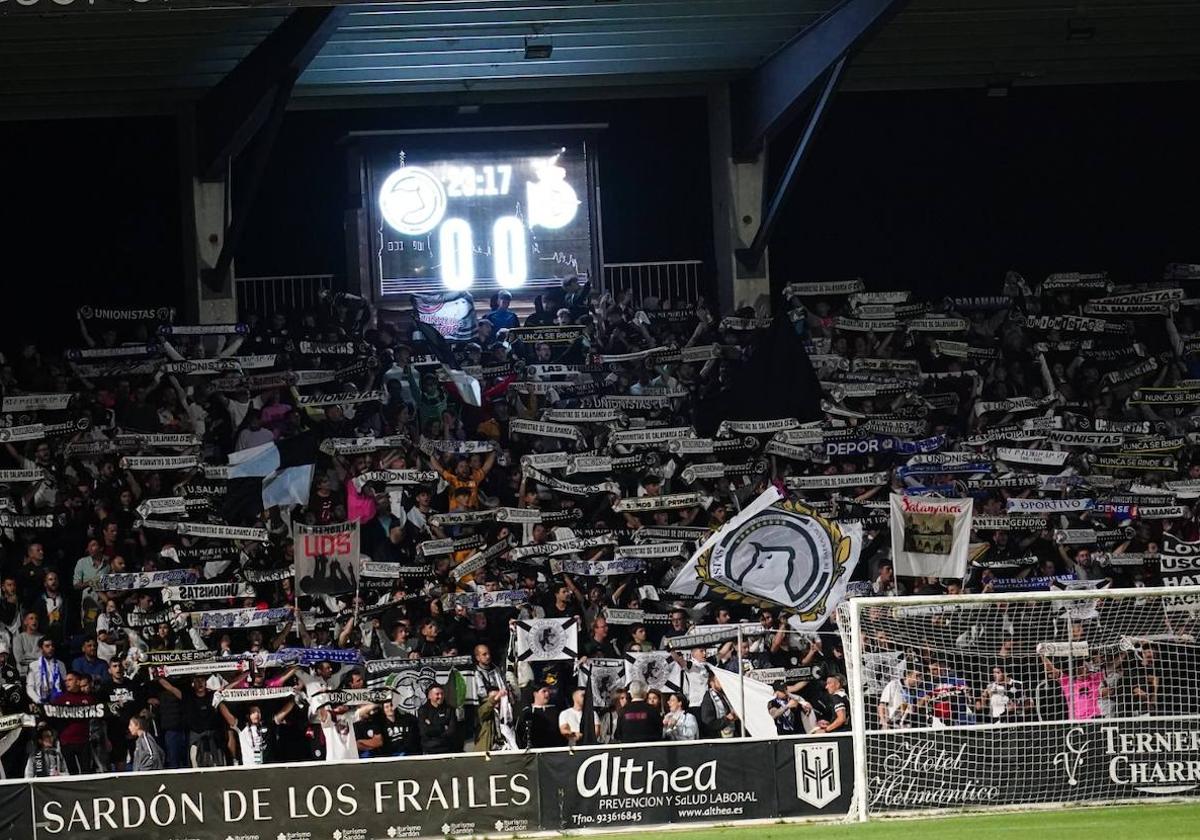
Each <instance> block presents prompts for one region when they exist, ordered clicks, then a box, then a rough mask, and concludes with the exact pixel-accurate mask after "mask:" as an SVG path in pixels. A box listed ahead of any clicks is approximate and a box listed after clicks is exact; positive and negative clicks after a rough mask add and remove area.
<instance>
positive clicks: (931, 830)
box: [613, 805, 1200, 840]
mask: <svg viewBox="0 0 1200 840" xmlns="http://www.w3.org/2000/svg"><path fill="white" fill-rule="evenodd" d="M613 836H614V837H619V835H613ZM664 836H665V837H666V838H667V840H718V838H720V840H912V838H919V840H963V838H970V840H1030V838H1041V840H1098V838H1103V837H1112V838H1152V839H1153V840H1177V839H1178V840H1182V838H1200V805H1121V806H1110V807H1097V808H1079V809H1075V810H1065V811H1064V810H1057V811H1030V812H1025V813H1019V812H1013V813H1003V814H988V815H980V816H969V817H946V818H936V819H923V820H909V819H891V820H878V821H875V822H869V823H865V824H855V825H831V824H828V823H825V824H820V825H815V824H814V825H785V824H778V825H769V826H753V827H750V828H733V827H730V828H713V829H705V830H702V831H687V830H680V831H674V830H672V831H670V832H664Z"/></svg>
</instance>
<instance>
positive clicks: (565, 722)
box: [558, 688, 600, 747]
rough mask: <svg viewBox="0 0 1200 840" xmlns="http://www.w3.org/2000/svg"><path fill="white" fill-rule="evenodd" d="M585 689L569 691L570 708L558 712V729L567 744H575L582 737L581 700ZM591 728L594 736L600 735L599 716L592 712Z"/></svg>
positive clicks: (584, 694) (584, 695)
mask: <svg viewBox="0 0 1200 840" xmlns="http://www.w3.org/2000/svg"><path fill="white" fill-rule="evenodd" d="M586 691H587V689H583V688H577V689H575V690H574V691H572V692H571V708H569V709H563V710H562V711H561V712H559V713H558V731H559V732H561V733H562V736H563V737H564V738H566V739H567V745H568V746H572V747H573V746H575V745H576V744H578V743H579V739H580V738H582V737H583V701H584V698H585V697H586ZM592 728H593V730H594V731H595V737H596V738H599V737H600V718H598V717H596V713H595V712H592Z"/></svg>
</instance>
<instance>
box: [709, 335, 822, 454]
mask: <svg viewBox="0 0 1200 840" xmlns="http://www.w3.org/2000/svg"><path fill="white" fill-rule="evenodd" d="M730 382H731V383H732V384H731V385H730V387H729V388H727V389H725V390H722V391H721V392H720V393H718V394H716V395H715V396H712V397H709V398H707V399H705V400H703V401H702V402H701V403H700V404H699V405H698V406H697V408H696V423H695V425H696V431H697V433H698V434H700V435H701V436H708V435H711V434H712V433H713V432H714V431H715V430H716V428H717V425H718V424H719V423H720V422H721V421H722V420H778V419H780V418H783V417H794V418H795V419H796V420H799V421H800V422H801V423H804V422H807V421H811V420H820V419H821V418H822V416H823V415H822V413H821V383H820V381H819V380H818V379H817V372H816V371H815V370H813V366H812V362H811V361H809V358H808V350H807V349H806V348H805V346H804V339H802V338H801V337H800V336H799V335H798V334H797V333H796V325H795V324H794V323H792V320H791V318H789V317H788V316H787V313H780V314H778V315H776V316H775V318H774V319H773V320H772V321H771V325H770V326H769V327H767V328H766V329H765V330H760V331H759V332H758V335H757V336H756V337H755V339H754V343H753V344H752V345H751V348H750V357H749V358H748V359H747V360H746V361H745V362H743V363H742V364H741V366H740V367H739V368H737V369H736V370H735V371H734V374H733V376H732V377H730Z"/></svg>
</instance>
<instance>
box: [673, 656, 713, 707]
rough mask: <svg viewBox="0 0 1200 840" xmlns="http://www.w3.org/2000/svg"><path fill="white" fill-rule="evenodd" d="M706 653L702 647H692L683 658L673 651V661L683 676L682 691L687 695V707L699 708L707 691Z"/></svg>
mask: <svg viewBox="0 0 1200 840" xmlns="http://www.w3.org/2000/svg"><path fill="white" fill-rule="evenodd" d="M706 654H707V651H706V650H705V649H704V648H703V647H694V648H692V652H691V655H690V656H689V657H688V658H687V659H684V658H683V655H682V654H680V653H678V652H676V653H675V662H676V663H677V664H678V665H679V670H680V672H681V675H682V677H683V693H684V694H685V695H686V697H687V705H688V707H689V708H692V709H698V708H700V704H701V703H703V702H704V695H705V694H707V693H708V666H709V662H708V657H707V655H706Z"/></svg>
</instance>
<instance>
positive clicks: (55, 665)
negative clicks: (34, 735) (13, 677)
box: [25, 639, 67, 706]
mask: <svg viewBox="0 0 1200 840" xmlns="http://www.w3.org/2000/svg"><path fill="white" fill-rule="evenodd" d="M66 675H67V667H66V666H65V665H63V664H62V663H61V662H59V661H58V660H57V659H55V658H54V640H53V639H42V653H41V656H39V657H38V658H37V659H35V660H33V662H31V663H29V675H28V676H27V677H26V678H25V693H26V694H28V695H29V699H30V700H32V701H33V702H34V703H36V704H38V705H39V706H41V705H44V704H46V703H48V702H50V701H51V700H53V699H54V698H55V697H57V696H58V695H59V694H60V693H61V692H63V691H64V690H65V688H64V685H63V679H64V678H65V677H66Z"/></svg>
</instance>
